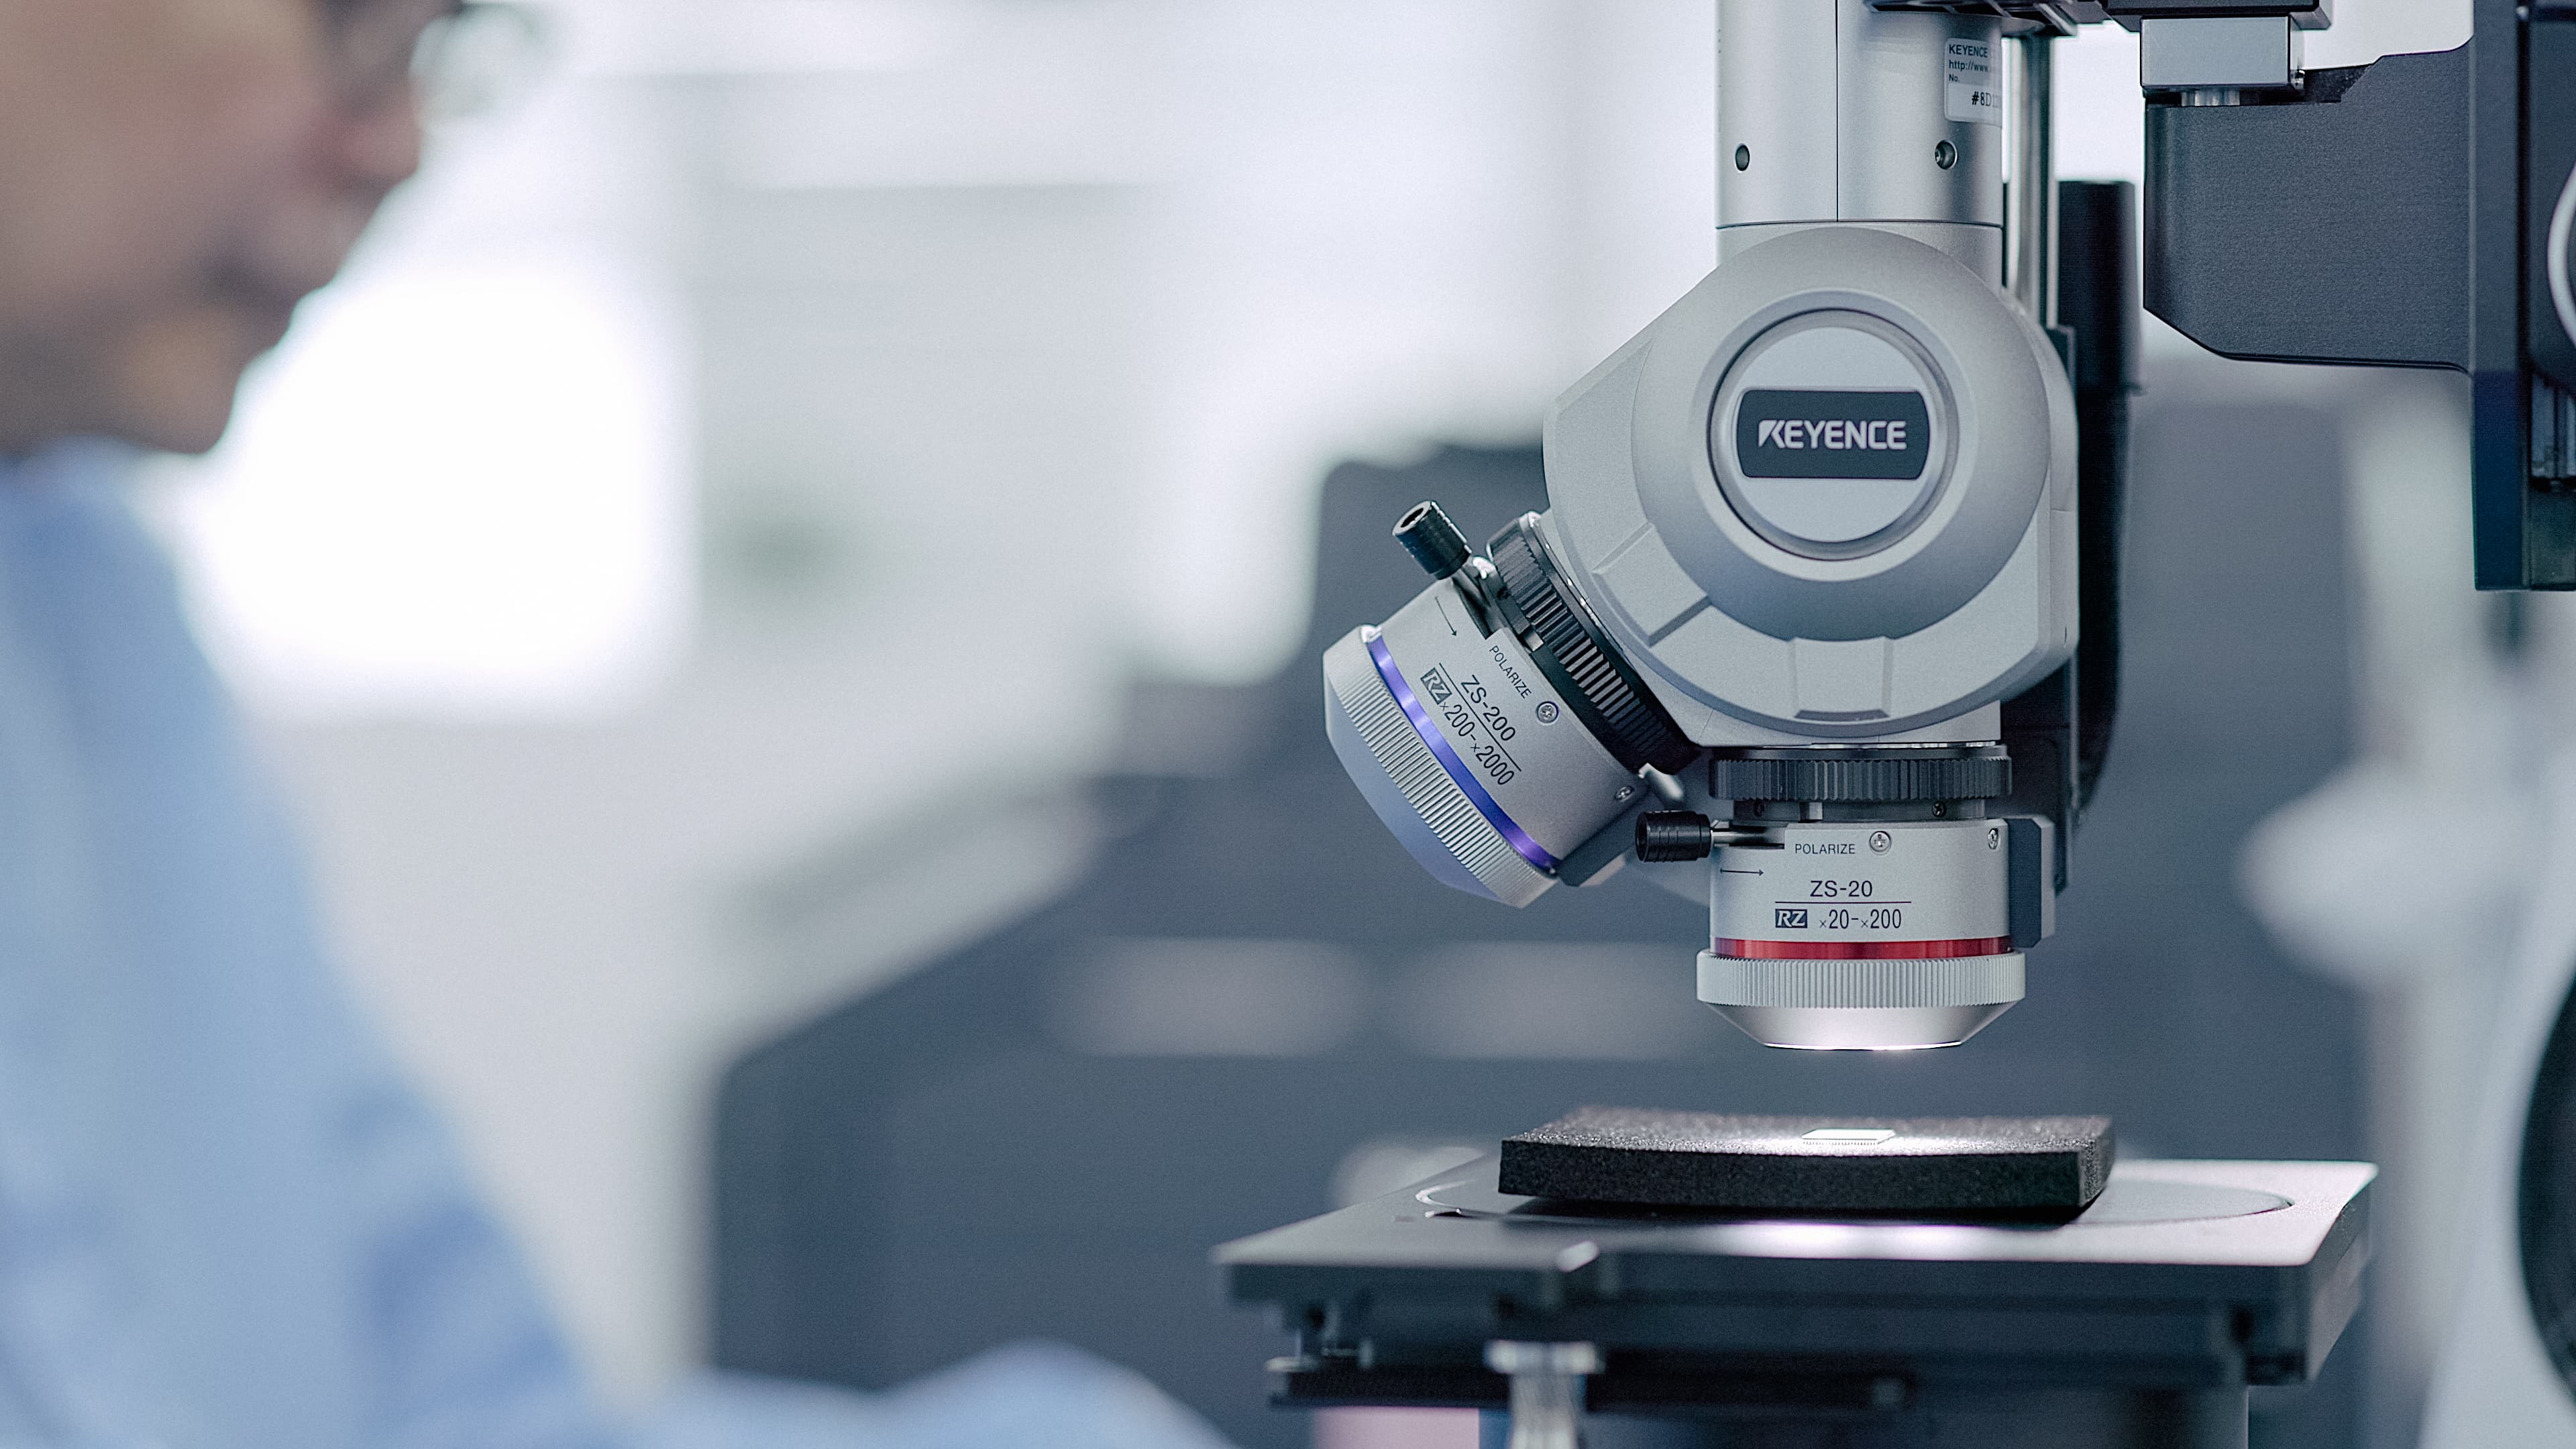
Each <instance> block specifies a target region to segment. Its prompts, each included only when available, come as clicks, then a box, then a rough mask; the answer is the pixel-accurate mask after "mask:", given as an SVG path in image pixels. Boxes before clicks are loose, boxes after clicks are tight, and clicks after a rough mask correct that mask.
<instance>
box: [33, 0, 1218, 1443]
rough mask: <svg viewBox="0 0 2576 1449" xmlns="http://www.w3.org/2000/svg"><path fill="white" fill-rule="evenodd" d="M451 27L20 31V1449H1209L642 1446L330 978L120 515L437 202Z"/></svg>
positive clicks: (410, 8)
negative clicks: (35, 1448)
mask: <svg viewBox="0 0 2576 1449" xmlns="http://www.w3.org/2000/svg"><path fill="white" fill-rule="evenodd" d="M458 14H459V7H458V6H457V5H456V4H455V3H454V0H0V1443H6V1444H9V1445H21V1444H25V1445H64V1446H68V1445H83V1446H89V1445H136V1446H140V1445H147V1444H149V1445H167V1446H174V1449H195V1446H243V1449H250V1446H258V1449H308V1446H309V1449H323V1446H332V1449H364V1446H388V1449H390V1446H404V1449H431V1446H445V1445H458V1446H463V1445H474V1446H479V1449H513V1446H592V1445H614V1444H626V1445H639V1444H640V1445H653V1446H716V1445H727V1446H730V1445H743V1446H751V1445H779V1446H809V1445H810V1446H818V1449H819V1446H825V1445H834V1446H849V1449H874V1446H887V1449H895V1446H906V1449H914V1446H932V1445H936V1446H942V1449H947V1446H954V1449H969V1446H977V1449H981V1446H994V1449H1000V1446H1022V1445H1029V1446H1034V1445H1038V1444H1047V1445H1057V1446H1068V1449H1073V1446H1092V1445H1098V1446H1108V1445H1113V1444H1114V1445H1119V1446H1125V1449H1158V1446H1173V1449H1184V1446H1188V1449H1202V1446H1211V1445H1214V1444H1215V1443H1216V1440H1215V1436H1214V1434H1213V1433H1212V1432H1211V1431H1209V1430H1208V1429H1206V1428H1205V1427H1204V1426H1203V1425H1202V1424H1201V1423H1200V1422H1199V1421H1197V1420H1195V1419H1193V1418H1191V1417H1189V1416H1188V1415H1186V1414H1184V1413H1182V1412H1181V1411H1180V1410H1178V1409H1177V1408H1175V1407H1173V1406H1172V1405H1171V1404H1169V1402H1168V1401H1166V1400H1163V1399H1162V1398H1160V1397H1159V1396H1158V1395H1157V1394H1155V1393H1154V1392H1153V1390H1151V1389H1150V1388H1149V1387H1147V1386H1145V1385H1144V1384H1143V1383H1142V1382H1141V1381H1139V1380H1137V1379H1135V1378H1133V1377H1132V1376H1129V1375H1126V1374H1123V1373H1121V1372H1119V1371H1117V1370H1115V1369H1112V1368H1109V1367H1107V1366H1105V1365H1101V1364H1099V1363H1097V1362H1095V1361H1093V1360H1090V1359H1087V1358H1084V1357H1082V1356H1081V1355H1079V1354H1076V1353H1074V1352H1072V1351H1070V1350H1066V1349H1054V1348H1045V1347H1023V1348H1019V1349H1010V1350H1004V1351H1001V1352H999V1353H996V1354H993V1355H988V1356H987V1357H985V1358H984V1359H981V1360H978V1361H976V1362H973V1363H970V1364H968V1365H966V1366H965V1367H963V1368H961V1369H957V1370H952V1371H951V1372H950V1373H948V1374H946V1375H943V1376H941V1377H940V1378H937V1379H933V1380H930V1381H928V1382H926V1383H924V1384H920V1385H915V1386H913V1387H911V1388H909V1389H906V1390H902V1391H898V1392H896V1393H892V1394H887V1395H882V1396H873V1397H866V1396H860V1395H855V1394H845V1393H840V1392H837V1391H831V1390H824V1389H817V1388H810V1387H793V1386H786V1385H767V1386H763V1385H758V1384H754V1383H750V1382H747V1381H741V1380H725V1379H719V1378H712V1377H710V1378H707V1379H704V1380H701V1381H700V1382H698V1383H697V1384H694V1385H692V1386H691V1387H689V1388H688V1389H686V1390H684V1391H683V1392H682V1393H681V1394H680V1395H678V1396H677V1398H676V1399H675V1401H674V1402H673V1403H671V1404H670V1405H668V1406H666V1408H665V1409H664V1410H663V1411H662V1412H661V1413H659V1414H658V1415H656V1416H654V1417H653V1418H651V1419H650V1420H649V1421H647V1422H644V1423H641V1424H629V1425H619V1424H613V1423H611V1422H610V1421H609V1420H608V1419H606V1418H605V1417H604V1416H603V1415H602V1414H601V1413H600V1412H599V1411H598V1410H597V1409H596V1408H595V1407H594V1406H593V1405H592V1404H591V1402H590V1401H589V1400H588V1399H587V1397H586V1396H585V1394H584V1391H583V1388H582V1385H581V1383H580V1379H579V1376H578V1373H577V1371H576V1368H575V1365H574V1364H573V1362H572V1359H571V1356H570V1354H569V1352H568V1350H567V1348H566V1346H565V1344H564V1342H563V1340H562V1337H561V1335H560V1334H559V1333H558V1331H557V1329H556V1327H555V1325H554V1324H553V1323H552V1322H551V1321H549V1319H548V1317H547V1315H546V1313H545V1311H544V1310H543V1308H542V1306H541V1304H540V1302H539V1301H538V1297H537V1295H536V1293H535V1292H534V1290H533V1288H532V1286H531V1284H530V1282H529V1280H528V1278H527V1275H526V1273H525V1271H524V1269H523V1266H522V1264H521V1262H520V1261H519V1259H518V1257H517V1256H516V1254H515V1252H514V1250H513V1249H512V1248H511V1246H510V1245H509V1243H508V1242H507V1241H506V1239H505V1238H504V1236H503V1234H502V1233H501V1232H500V1230H499V1229H498V1227H497V1226H496V1224H495V1223H494V1221H493V1220H492V1218H491V1216H490V1214H489V1213H488V1212H487V1211H486V1209H485V1208H484V1206H483V1205H482V1204H481V1203H480V1202H479V1201H478V1200H477V1199H476V1197H475V1195H474V1193H473V1192H472V1191H471V1189H470V1188H469V1187H468V1185H467V1184H466V1182H465V1180H464V1177H463V1175H462V1173H461V1172H460V1170H459V1168H458V1166H457V1163H456V1161H455V1160H454V1158H453V1156H452V1153H451V1150H450V1147H449V1145H448V1144H447V1142H446V1141H445V1140H444V1139H443V1137H442V1135H441V1132H440V1130H439V1129H438V1127H437V1126H436V1124H435V1123H434V1121H433V1120H432V1118H431V1116H430V1114H429V1112H428V1111H427V1110H426V1108H425V1107H424V1106H423V1104H422V1102H421V1101H420V1100H419V1098H418V1097H417V1096H416V1095H415V1094H414V1093H413V1091H412V1090H411V1088H410V1087H409V1086H407V1085H406V1084H405V1083H404V1082H403V1081H402V1079H401V1078H400V1076H399V1075H398V1073H397V1071H396V1070H395V1068H394V1067H393V1066H392V1064H391V1063H390V1061H389V1060H388V1058H387V1057H386V1055H385V1054H384V1052H383V1050H382V1049H381V1047H380V1046H379V1045H378V1043H377V1041H376V1039H375V1038H374V1036H373V1035H372V1034H371V1033H370V1032H369V1031H368V1030H367V1029H366V1027H365V1026H364V1025H363V1024H362V1023H361V1021H360V1020H359V1018H358V1016H357V1014H356V1013H355V1011H354V1009H353V1007H352V1005H351V1004H350V1002H349V1001H348V1000H347V999H346V998H345V996H344V994H343V989H342V987H341V985H340V984H339V983H338V982H337V981H336V980H335V979H334V977H333V975H332V973H331V972H330V970H329V969H328V967H327V963H326V958H325V955H324V953H323V951H322V950H321V948H320V946H319V945H318V943H317V937H316V931H315V926H314V923H313V919H312V914H311V911H310V908H309V903H308V900H307V897H306V888H305V884H304V882H303V879H302V876H301V873H300V870H299V868H298V865H297V863H296V859H295V851H294V848H293V845H292V843H291V841H290V840H289V837H288V832H287V829H286V826H285V823H284V821H283V819H282V816H281V812H280V809H279V807H278V805H277V804H276V802H274V801H273V800H272V799H271V797H270V793H269V791H268V790H267V788H266V787H265V785H264V783H263V781H262V780H261V778H260V774H259V771H258V769H257V768H256V766H255V764H254V762H253V760H252V759H251V756H250V752H249V750H248V749H247V748H246V746H245V742H244V739H243V737H242V733H241V731H240V728H239V727H238V725H237V723H236V721H235V719H234V716H233V713H232V710H231V708H230V706H229V704H228V703H227V701H226V700H225V698H224V696H223V692H222V690H221V688H220V687H219V685H218V683H217V682H216V680H215V678H214V676H213V674H212V673H211V672H210V670H209V669H208V667H207V664H206V662H205V660H204V659H203V657H202V655H201V654H200V652H199V649H198V647H197V645H196V643H195V642H194V641H193V640H192V638H191V637H190V635H189V633H188V630H187V627H186V625H185V623H184V621H183V619H182V615H181V609H180V603H179V599H178V596H177V590H176V588H175V586H174V583H173V580H172V577H171V574H170V572H169V570H168V568H167V566H166V565H165V563H164V561H163V560H162V559H161V558H160V557H159V556H158V555H157V554H156V552H155V551H154V549H153V547H152V546H151V544H150V543H149V542H148V541H147V540H146V537H145V535H144V534H143V533H142V532H141V531H140V530H139V529H138V528H137V526H136V525H135V523H134V521H133V520H132V519H131V517H130V516H129V514H128V511H127V507H126V503H125V500H124V499H123V498H122V497H121V496H120V481H121V479H122V476H123V475H124V474H125V473H127V472H128V471H129V468H130V465H131V464H132V462H133V461H134V460H136V459H137V458H138V457H139V455H140V452H141V450H144V449H166V450H176V451H183V452H194V451H202V450H204V449H206V448H208V447H211V446H212V445H213V444H214V443H215V441H216V440H217V439H218V438H219V437H220V436H221V435H222V433H223V431H224V428H225V426H226V423H227V421H228V419H229V417H230V414H231V410H232V405H233V396H234V392H235V389H236V387H237V385H238V384H239V382H240V380H241V376H242V372H243V370H244V368H246V367H247V366H248V365H249V364H250V363H251V362H252V361H253V360H254V359H256V358H257V357H258V356H260V355H261V354H262V353H263V352H265V351H267V350H268V349H269V348H271V347H273V346H274V345H275V344H276V343H277V342H278V340H279V339H280V338H281V337H282V336H283V335H284V334H285V331H286V329H287V326H288V323H289V321H290V319H291V317H292V315H293V311H294V308H295V306H296V303H297V302H298V301H299V300H300V299H301V298H303V297H304V296H306V295H307V294H309V293H310V292H312V291H314V290H315V289H316V288H318V287H320V286H322V285H323V284H324V283H325V282H327V281H328V280H329V279H330V278H331V276H332V275H333V273H334V272H336V271H337V270H338V268H339V266H340V264H341V262H342V260H343V259H344V258H345V257H346V256H347V255H348V253H349V250H350V248H351V247H352V246H353V245H354V244H355V242H356V241H357V239H358V236H359V234H360V232H361V231H362V230H363V229H364V228H365V226H366V225H367V223H368V221H369V219H370V218H371V217H372V216H373V215H374V213H375V211H376V209H377V207H378V206H379V204H380V203H382V202H383V200H384V199H385V197H386V196H387V194H388V193H389V192H390V191H391V190H392V189H393V188H394V187H396V186H397V185H399V184H400V183H401V182H402V181H403V180H404V179H405V178H407V177H408V176H410V175H411V173H412V171H413V170H414V168H415V167H416V166H417V165H418V163H419V159H420V151H421V145H422V135H421V121H420V115H419V109H420V107H419V96H418V91H419V88H420V86H419V81H418V79H417V78H416V75H415V69H414V67H415V60H416V56H417V55H418V54H419V53H420V52H421V46H422V44H423V41H424V37H425V36H426V35H428V34H430V33H432V32H434V31H436V30H437V29H439V28H440V27H442V26H443V25H445V24H447V23H449V22H451V21H452V20H453V19H454V18H455V17H456V16H457V15H458ZM350 486H352V487H363V486H365V483H364V480H363V479H352V480H351V482H350ZM851 1307H852V1311H853V1312H854V1313H855V1312H863V1311H865V1305H863V1304H853V1305H851Z"/></svg>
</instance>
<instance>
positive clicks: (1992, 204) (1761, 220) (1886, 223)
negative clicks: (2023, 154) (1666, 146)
mask: <svg viewBox="0 0 2576 1449" xmlns="http://www.w3.org/2000/svg"><path fill="white" fill-rule="evenodd" d="M2001 30H2002V22H2001V21H1999V20H1996V19H1994V18H1992V17H1987V18H1982V19H1981V18H1978V17H1975V16H1965V15H1942V14H1929V13H1911V14H1909V13H1895V12H1882V11H1878V10H1873V9H1871V8H1870V7H1869V4H1868V0H1830V3H1822V0H1793V3H1784V0H1720V3H1719V5H1718V42H1717V49H1718V83H1717V112H1718V118H1717V132H1718V137H1717V139H1718V146H1717V213H1718V214H1717V226H1718V260H1719V261H1720V262H1721V263H1723V262H1725V261H1726V260H1727V259H1729V258H1731V257H1733V256H1735V255H1736V254H1738V253H1740V252H1742V251H1743V250H1744V249H1745V248H1747V247H1750V246H1752V245H1754V244H1756V243H1758V242H1760V241H1763V240H1766V239H1768V238H1770V237H1772V236H1776V235H1778V234H1780V233H1781V232H1782V231H1784V230H1789V229H1793V228H1798V227H1808V226H1817V225H1823V224H1831V223H1835V222H1866V223H1871V224H1874V225H1878V226H1881V227H1884V228H1885V229H1887V230H1890V231H1895V232H1899V233H1902V234H1903V235H1906V236H1909V237H1912V238H1913V239H1914V240H1916V241H1920V242H1923V243H1925V244H1926V245H1929V246H1935V247H1939V248H1940V249H1941V250H1943V251H1946V252H1948V253H1950V254H1951V255H1952V256H1954V257H1957V258H1958V259H1959V260H1960V261H1961V262H1963V263H1965V264H1966V265H1967V266H1969V267H1970V268H1971V269H1972V270H1974V271H1976V272H1977V273H1978V274H1979V275H1981V276H1985V277H1989V278H1992V279H1993V280H1994V281H1996V282H1997V283H1998V284H2000V283H2001V282H2002V281H2003V279H2004V246H2003V229H2004V195H2003V152H2004V147H2003V125H2002V123H2003V116H2004V67H2005V64H2006V55H2005V48H2004V46H2003V44H2002V43H2001Z"/></svg>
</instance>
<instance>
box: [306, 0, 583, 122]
mask: <svg viewBox="0 0 2576 1449" xmlns="http://www.w3.org/2000/svg"><path fill="white" fill-rule="evenodd" d="M325 25H326V31H325V34H326V37H327V39H328V42H329V44H330V57H331V71H332V75H333V77H334V78H335V79H336V80H337V82H338V84H339V88H340V92H341V95H342V96H343V98H344V99H345V100H346V101H347V102H348V103H349V105H350V106H351V107H352V108H354V109H358V110H371V109H373V108H375V107H377V106H382V105H385V104H387V103H388V102H389V101H391V100H392V99H393V98H394V97H395V96H396V95H397V94H398V93H402V92H404V91H406V89H408V91H409V94H410V96H411V97H412V98H413V99H415V100H416V102H417V103H418V104H419V106H420V108H421V114H422V115H423V116H424V117H425V118H427V119H429V120H431V121H443V120H454V119H458V118H460V117H465V116H471V115H477V114H481V113H483V112H486V111H490V110H492V109H494V108H496V107H497V106H499V105H501V104H502V103H503V102H505V101H507V100H508V99H510V98H511V97H513V96H514V95H516V94H517V93H518V92H519V91H520V90H522V89H524V88H525V86H526V84H527V83H528V81H529V80H530V79H531V78H532V77H533V76H534V74H535V73H536V71H537V69H538V67H539V65H540V63H541V61H542V58H543V53H544V50H545V43H546V25H545V20H544V17H543V16H541V15H539V14H538V13H537V11H536V10H534V9H533V8H531V7H529V6H526V5H520V4H513V3H508V0H328V11H327V20H326V22H325Z"/></svg>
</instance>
